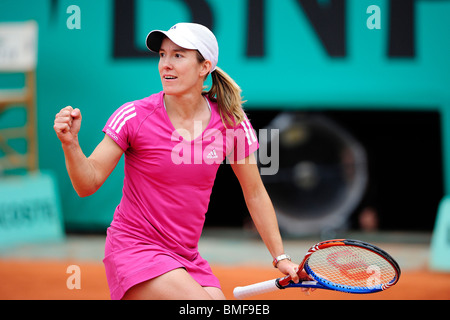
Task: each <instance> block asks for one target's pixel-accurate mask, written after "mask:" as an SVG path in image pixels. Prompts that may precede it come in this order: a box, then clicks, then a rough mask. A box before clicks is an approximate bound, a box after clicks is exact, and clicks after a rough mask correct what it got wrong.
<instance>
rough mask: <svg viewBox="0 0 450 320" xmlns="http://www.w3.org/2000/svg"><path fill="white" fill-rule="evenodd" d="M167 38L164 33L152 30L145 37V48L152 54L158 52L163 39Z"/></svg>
mask: <svg viewBox="0 0 450 320" xmlns="http://www.w3.org/2000/svg"><path fill="white" fill-rule="evenodd" d="M165 36H166V37H167V35H166V32H165V31H162V30H153V31H151V32H150V33H149V34H148V35H147V40H146V43H147V48H148V49H149V50H150V51H153V52H159V49H160V48H161V43H162V41H163V39H164V37H165Z"/></svg>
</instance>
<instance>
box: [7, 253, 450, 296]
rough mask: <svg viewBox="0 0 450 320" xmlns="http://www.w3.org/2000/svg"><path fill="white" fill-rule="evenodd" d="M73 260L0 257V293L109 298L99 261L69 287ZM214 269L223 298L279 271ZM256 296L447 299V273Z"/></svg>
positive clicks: (449, 278) (83, 268) (416, 273)
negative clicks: (360, 290)
mask: <svg viewBox="0 0 450 320" xmlns="http://www.w3.org/2000/svg"><path fill="white" fill-rule="evenodd" d="M72 263H73V261H72V262H71V261H66V262H65V261H25V260H1V261H0V278H1V279H2V281H1V285H0V299H2V300H9V299H13V300H28V299H32V300H60V299H61V300H105V299H109V291H108V285H107V283H106V277H105V272H104V269H103V265H102V264H101V263H78V265H79V266H80V268H81V272H82V273H81V289H79V290H78V289H73V290H69V289H68V288H67V286H66V281H67V278H68V276H69V274H67V273H66V269H67V267H68V266H69V265H71V264H72ZM213 270H214V271H215V274H216V275H217V276H218V277H219V279H220V280H221V282H222V287H223V291H224V293H225V296H226V297H227V299H234V297H233V293H232V292H233V289H234V287H236V286H239V285H244V284H251V283H254V282H258V281H263V280H266V279H271V278H276V277H278V272H277V271H276V270H273V269H271V268H262V267H259V268H258V267H251V266H219V265H214V266H213ZM254 299H261V300H316V299H324V300H327V299H333V300H340V299H345V300H354V299H363V300H364V299H378V300H398V299H400V300H410V299H413V300H430V299H433V300H448V299H450V273H439V272H430V271H426V270H415V271H406V272H404V273H403V274H402V276H401V278H400V281H399V282H398V284H397V285H396V286H394V287H393V288H391V289H389V290H387V291H384V292H380V293H375V294H368V295H356V294H345V293H339V292H332V291H328V290H316V291H315V292H314V293H313V294H312V295H310V296H306V295H305V294H304V293H302V292H300V290H296V289H286V290H280V291H276V292H273V293H267V294H263V295H260V296H255V297H254Z"/></svg>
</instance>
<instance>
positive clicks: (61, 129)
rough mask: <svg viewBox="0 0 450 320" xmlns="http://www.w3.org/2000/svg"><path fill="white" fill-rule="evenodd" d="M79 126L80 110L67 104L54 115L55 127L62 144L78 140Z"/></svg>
mask: <svg viewBox="0 0 450 320" xmlns="http://www.w3.org/2000/svg"><path fill="white" fill-rule="evenodd" d="M80 127H81V111H80V109H78V108H77V109H73V108H72V107H70V106H68V107H65V108H63V109H61V111H59V113H57V114H56V116H55V124H54V126H53V128H54V129H55V132H56V135H57V136H58V139H59V140H60V141H61V143H63V144H71V143H73V142H74V141H78V132H79V131H80Z"/></svg>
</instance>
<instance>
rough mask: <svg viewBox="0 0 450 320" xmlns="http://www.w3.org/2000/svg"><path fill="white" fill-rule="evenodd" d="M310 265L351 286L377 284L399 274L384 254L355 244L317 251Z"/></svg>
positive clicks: (328, 278) (325, 276) (327, 277)
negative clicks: (382, 255) (381, 254)
mask: <svg viewBox="0 0 450 320" xmlns="http://www.w3.org/2000/svg"><path fill="white" fill-rule="evenodd" d="M308 265H309V268H310V269H311V271H312V272H314V273H315V274H316V275H317V276H319V277H320V278H322V279H324V280H325V281H327V282H331V283H334V284H336V285H343V286H349V287H375V286H379V285H385V284H388V283H390V282H391V281H392V280H393V279H395V277H396V271H395V269H394V268H393V267H392V265H391V264H390V263H389V262H388V261H387V260H385V259H384V258H383V257H381V256H380V255H378V254H376V253H374V252H372V251H370V250H367V249H363V248H359V247H354V246H335V247H329V248H325V249H321V250H318V251H316V252H314V253H313V254H312V255H311V256H310V258H309V260H308Z"/></svg>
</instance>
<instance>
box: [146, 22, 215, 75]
mask: <svg viewBox="0 0 450 320" xmlns="http://www.w3.org/2000/svg"><path fill="white" fill-rule="evenodd" d="M164 36H166V37H167V38H169V39H170V40H172V42H173V43H175V44H176V45H178V46H180V47H182V48H184V49H190V50H198V51H199V52H200V53H201V55H202V56H203V58H205V59H206V60H209V61H211V64H212V66H211V72H213V71H214V70H215V69H216V66H217V62H218V60H219V45H218V43H217V39H216V37H215V36H214V34H213V33H212V32H211V30H209V29H208V28H207V27H205V26H202V25H201V24H197V23H184V22H183V23H177V24H176V25H174V26H173V27H172V28H170V29H169V31H162V30H153V31H151V32H150V33H149V34H148V36H147V41H146V43H147V48H149V49H150V50H151V51H154V52H159V49H160V48H161V43H162V41H163V39H164Z"/></svg>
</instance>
